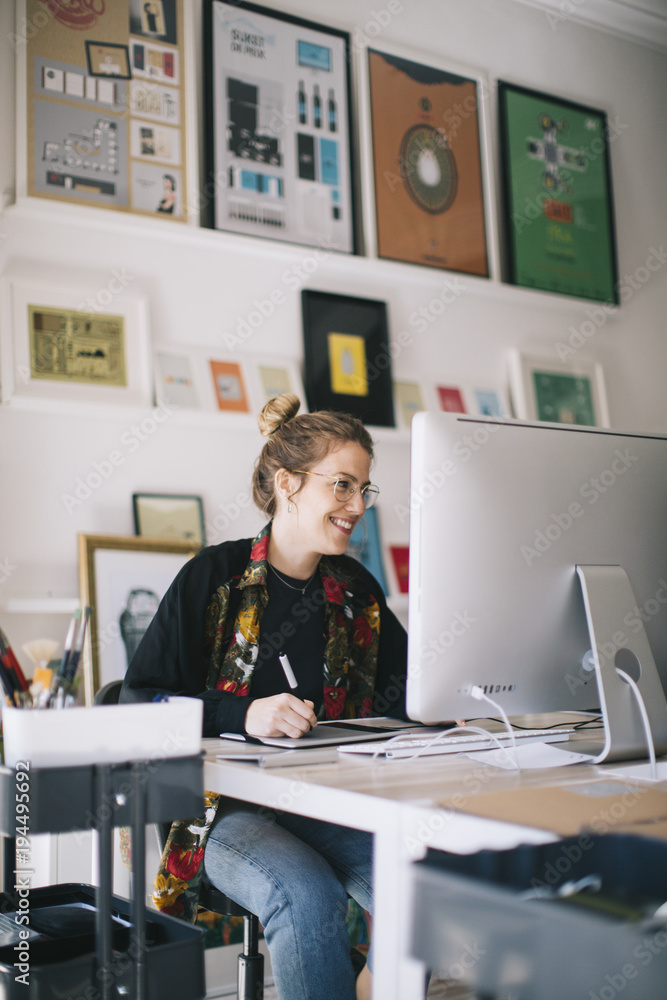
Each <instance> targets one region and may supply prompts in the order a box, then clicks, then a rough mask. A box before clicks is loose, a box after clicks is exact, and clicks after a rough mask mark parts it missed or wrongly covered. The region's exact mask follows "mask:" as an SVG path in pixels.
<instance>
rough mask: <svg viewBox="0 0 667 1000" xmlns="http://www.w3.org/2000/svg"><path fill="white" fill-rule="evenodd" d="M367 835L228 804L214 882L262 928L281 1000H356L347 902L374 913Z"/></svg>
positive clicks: (209, 851) (218, 832) (213, 864)
mask: <svg viewBox="0 0 667 1000" xmlns="http://www.w3.org/2000/svg"><path fill="white" fill-rule="evenodd" d="M372 860H373V837H372V834H370V833H365V832H362V831H360V830H350V829H348V828H347V827H343V826H336V825H334V824H333V823H324V822H322V821H320V820H315V819H307V818H305V817H303V816H293V815H291V814H289V813H283V812H275V811H273V810H270V809H267V808H263V807H261V808H260V807H259V806H251V805H248V804H247V803H243V802H237V801H233V800H223V802H222V803H221V805H220V809H219V812H218V816H217V817H216V821H215V824H214V826H213V829H212V830H211V832H210V834H209V839H208V843H207V845H206V854H205V858H204V864H205V868H206V875H207V877H208V878H209V880H210V881H211V882H212V883H213V884H214V885H215V886H217V887H218V888H219V889H220V890H221V891H222V892H224V893H226V894H227V895H228V896H230V897H231V899H233V900H234V901H235V902H237V903H239V904H240V905H241V906H245V907H246V909H248V910H250V911H251V913H255V914H256V915H257V916H258V917H259V920H260V923H261V924H262V926H263V928H264V936H265V938H266V943H267V945H268V949H269V954H270V955H271V965H272V968H273V975H274V979H275V983H276V989H277V991H278V996H279V998H280V1000H354V998H355V996H356V993H355V980H354V973H353V970H352V963H351V961H350V939H349V936H348V933H347V929H346V926H345V916H346V913H347V897H348V895H349V896H352V897H353V898H354V899H355V900H356V901H357V902H358V903H359V905H360V906H362V907H363V908H364V909H366V910H368V911H369V912H371V911H372V907H373V898H372Z"/></svg>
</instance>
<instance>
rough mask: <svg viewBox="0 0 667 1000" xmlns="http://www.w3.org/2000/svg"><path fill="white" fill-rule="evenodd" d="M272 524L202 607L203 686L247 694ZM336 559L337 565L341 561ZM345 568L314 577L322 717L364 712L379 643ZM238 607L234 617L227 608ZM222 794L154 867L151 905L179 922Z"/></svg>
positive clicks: (375, 618)
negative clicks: (321, 643)
mask: <svg viewBox="0 0 667 1000" xmlns="http://www.w3.org/2000/svg"><path fill="white" fill-rule="evenodd" d="M270 532H271V524H270V523H269V524H268V525H266V526H265V527H264V528H263V529H262V531H261V532H260V533H259V535H257V537H256V538H255V539H254V541H253V543H252V548H251V552H250V560H249V562H248V566H247V568H246V570H245V572H244V573H243V575H242V576H241V577H236V578H234V579H232V580H230V581H229V582H228V583H225V584H224V585H223V586H221V587H219V588H218V589H217V590H216V591H215V593H214V594H213V595H212V597H211V599H210V601H209V604H208V606H207V608H206V614H205V622H204V651H205V659H206V664H205V666H206V689H207V690H210V689H213V688H216V689H217V690H219V691H227V692H229V693H231V694H235V695H238V696H239V697H242V696H247V695H248V692H249V690H250V683H251V680H252V675H253V671H254V668H255V664H256V662H257V653H258V649H259V637H260V622H261V619H262V615H263V613H264V610H265V608H266V606H267V604H268V592H267V582H266V578H267V573H268V563H267V554H268V548H269V538H270ZM341 562H343V561H341ZM349 566H350V564H349V563H346V562H345V563H344V565H341V563H340V562H339V561H338V560H336V559H335V558H329V557H327V556H323V557H322V559H321V560H320V566H319V569H320V575H321V578H322V586H323V588H324V593H325V596H326V603H325V605H324V614H325V634H326V638H325V651H324V667H323V671H324V674H323V685H324V703H323V710H322V713H321V714H323V715H324V717H325V718H327V719H338V718H364V717H366V716H368V715H370V714H371V712H372V706H373V691H374V687H375V673H376V669H377V657H378V647H379V641H380V609H379V606H378V603H377V600H376V598H375V597H374V595H373V594H371V593H370V592H369V591H368V590H367V589H366V588H364V587H362V588H359V586H358V584H357V585H356V586H355V582H354V581H352V580H351V579H350V576H349V573H346V572H345V568H348V569H349ZM235 604H236V605H238V607H237V610H236V613H235V614H234V612H233V610H232V609H233V606H234V605H235ZM220 799H221V796H220V795H218V794H216V793H212V792H206V793H205V814H204V815H203V816H200V817H197V818H196V819H190V820H183V821H180V822H176V823H174V824H173V825H172V828H171V832H170V834H169V837H168V839H167V844H166V846H165V850H164V854H163V856H162V862H161V864H160V868H159V870H158V874H157V878H156V881H155V888H154V892H153V901H154V903H155V905H156V906H157V908H158V909H159V910H162V911H164V912H166V913H170V914H171V915H172V916H175V917H181V918H182V919H184V920H189V921H194V920H195V919H196V916H197V901H198V897H199V886H200V884H201V878H202V875H203V860H204V851H205V849H206V841H207V838H208V834H209V831H210V829H211V825H212V823H213V820H214V819H215V815H216V812H217V808H218V804H219V802H220Z"/></svg>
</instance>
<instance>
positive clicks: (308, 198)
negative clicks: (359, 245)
mask: <svg viewBox="0 0 667 1000" xmlns="http://www.w3.org/2000/svg"><path fill="white" fill-rule="evenodd" d="M204 38H205V40H206V44H205V74H206V75H205V84H204V91H205V97H206V130H205V134H206V138H207V147H206V175H207V177H209V178H215V179H216V183H215V184H211V187H212V188H213V199H212V201H211V203H210V212H209V216H208V218H207V220H206V224H207V225H209V226H210V227H211V228H213V229H224V230H228V231H230V232H235V233H245V234H248V235H253V236H263V237H266V238H268V239H278V240H285V241H287V242H289V243H303V244H306V245H308V246H326V247H327V249H330V250H339V251H343V252H346V253H352V252H354V250H355V220H354V199H353V185H352V180H351V178H352V161H351V141H350V40H349V35H348V34H347V33H346V32H344V31H338V30H336V29H334V28H328V27H324V26H322V25H318V24H315V23H313V22H311V21H305V20H302V19H301V18H297V17H292V16H290V15H287V14H283V13H279V12H277V11H274V10H268V9H267V8H264V7H260V6H257V5H256V4H252V3H245V2H242V0H234V2H232V3H224V2H222V0H205V2H204ZM219 177H223V178H224V179H225V180H224V183H218V182H217V178H219Z"/></svg>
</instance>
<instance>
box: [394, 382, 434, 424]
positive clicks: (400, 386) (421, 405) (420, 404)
mask: <svg viewBox="0 0 667 1000" xmlns="http://www.w3.org/2000/svg"><path fill="white" fill-rule="evenodd" d="M394 397H395V401H396V412H397V413H398V415H399V418H400V423H401V426H402V427H406V428H408V429H409V428H410V424H411V422H412V418H413V417H414V415H415V413H419V412H420V411H421V410H426V409H427V406H426V402H425V398H424V390H423V388H422V386H421V385H420V384H419V382H412V381H410V382H407V381H406V382H403V381H397V382H394Z"/></svg>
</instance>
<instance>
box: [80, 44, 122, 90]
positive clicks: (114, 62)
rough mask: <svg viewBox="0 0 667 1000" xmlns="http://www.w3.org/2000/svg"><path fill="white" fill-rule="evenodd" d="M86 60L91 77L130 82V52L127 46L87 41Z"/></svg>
mask: <svg viewBox="0 0 667 1000" xmlns="http://www.w3.org/2000/svg"><path fill="white" fill-rule="evenodd" d="M86 59H87V61H88V73H89V74H90V76H102V77H106V79H107V80H111V79H113V80H130V79H131V78H132V70H131V68H130V50H129V48H128V46H127V45H114V44H112V43H110V42H93V41H90V40H88V39H86Z"/></svg>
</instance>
